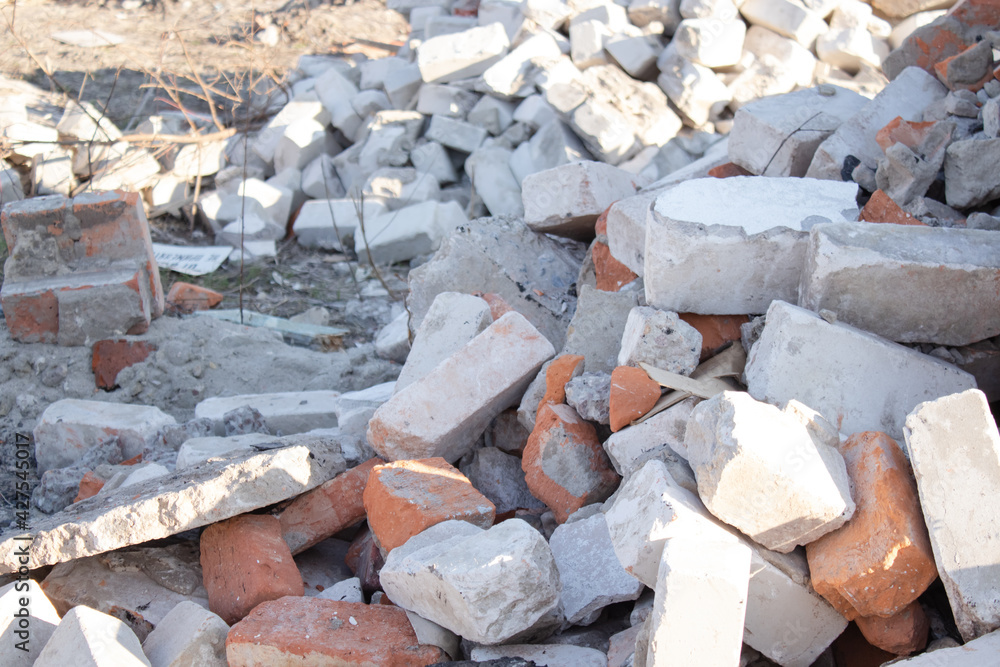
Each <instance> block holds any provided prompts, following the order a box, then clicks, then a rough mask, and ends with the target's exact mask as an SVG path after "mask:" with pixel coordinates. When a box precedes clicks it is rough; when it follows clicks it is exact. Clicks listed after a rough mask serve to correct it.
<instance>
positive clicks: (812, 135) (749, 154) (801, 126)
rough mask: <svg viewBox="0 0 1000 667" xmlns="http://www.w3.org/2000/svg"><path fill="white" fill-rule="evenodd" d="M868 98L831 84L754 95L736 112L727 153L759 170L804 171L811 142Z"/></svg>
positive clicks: (812, 146) (761, 172) (775, 172)
mask: <svg viewBox="0 0 1000 667" xmlns="http://www.w3.org/2000/svg"><path fill="white" fill-rule="evenodd" d="M867 103H868V100H867V99H865V98H864V97H862V96H861V95H859V94H857V93H855V92H853V91H850V90H846V89H844V88H838V87H836V86H830V85H824V86H820V87H816V88H808V89H806V90H798V91H795V92H793V93H787V94H785V95H775V96H773V97H765V98H762V99H759V100H756V101H754V102H751V103H749V104H747V105H744V106H742V107H740V109H739V111H737V112H736V116H735V118H734V119H733V130H732V132H731V133H730V136H729V158H730V159H731V160H732V161H733V162H735V163H736V164H738V165H740V166H741V167H743V168H744V169H746V170H747V171H749V172H751V173H753V174H757V175H759V176H795V177H800V176H805V173H806V171H807V170H808V169H809V163H810V162H812V159H813V155H814V154H815V152H816V148H817V147H818V146H819V145H820V144H821V143H822V142H823V141H824V140H825V139H826V138H827V137H829V136H830V135H831V134H833V133H834V132H835V131H836V129H837V128H838V127H840V124H841V123H843V122H844V121H845V120H847V119H848V118H850V117H851V116H853V115H854V114H855V113H857V112H858V111H859V110H860V109H861V108H862V107H863V106H864V105H865V104H867Z"/></svg>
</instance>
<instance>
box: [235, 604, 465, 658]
mask: <svg viewBox="0 0 1000 667" xmlns="http://www.w3.org/2000/svg"><path fill="white" fill-rule="evenodd" d="M226 659H227V661H228V662H229V665H230V667H265V666H267V667H281V666H291V665H317V666H321V665H329V666H331V667H332V666H334V665H342V666H344V667H347V666H349V665H358V667H362V666H369V665H379V666H380V667H424V665H431V664H434V663H436V662H438V661H441V660H446V659H447V658H446V656H445V654H444V652H443V651H442V650H441V649H440V648H438V647H436V646H427V645H421V644H420V643H419V641H418V640H417V635H416V633H415V632H414V631H413V626H412V625H410V621H409V619H408V618H407V616H406V612H405V611H403V610H402V609H400V608H399V607H394V606H390V605H366V604H363V603H360V602H339V601H334V600H322V599H318V598H302V597H284V598H281V599H280V600H274V601H271V602H265V603H263V604H261V605H260V606H258V607H257V608H256V609H254V610H253V612H251V613H250V614H249V615H248V616H247V617H246V618H244V619H243V620H242V621H240V622H239V623H237V624H236V625H234V626H233V627H232V628H231V629H230V630H229V634H228V635H227V636H226Z"/></svg>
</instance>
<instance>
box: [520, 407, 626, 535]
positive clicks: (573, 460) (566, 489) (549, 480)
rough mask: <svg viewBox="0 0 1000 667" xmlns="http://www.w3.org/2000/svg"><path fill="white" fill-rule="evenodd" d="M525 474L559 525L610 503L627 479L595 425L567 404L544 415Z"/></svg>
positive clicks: (526, 452) (528, 452) (527, 451)
mask: <svg viewBox="0 0 1000 667" xmlns="http://www.w3.org/2000/svg"><path fill="white" fill-rule="evenodd" d="M521 469H522V470H524V479H525V481H526V482H527V483H528V488H529V489H530V490H531V495H533V496H535V497H536V498H538V499H539V500H541V501H542V502H543V503H545V504H546V505H548V506H549V509H551V510H552V513H553V514H555V516H556V521H558V522H559V523H563V522H565V521H566V519H567V518H569V515H570V514H572V513H573V512H575V511H576V510H578V509H580V508H581V507H583V506H584V505H589V504H591V503H596V502H600V501H602V500H605V499H607V498H608V497H609V496H610V495H611V494H612V492H614V490H615V488H616V487H617V486H618V482H619V481H620V479H621V478H619V477H618V475H617V474H616V473H615V471H614V470H612V468H611V462H610V461H609V460H608V455H607V454H606V453H605V451H604V448H603V447H602V446H601V441H600V440H599V439H598V438H597V432H596V431H595V430H594V426H593V424H591V423H590V422H588V421H586V420H585V419H582V418H581V417H580V416H579V415H578V414H577V413H576V410H574V409H573V408H571V407H570V406H568V405H564V404H554V405H546V406H545V407H544V408H542V409H541V410H539V412H538V418H537V419H536V420H535V429H534V430H533V431H532V432H531V436H530V437H529V438H528V445H527V446H526V447H525V448H524V455H523V456H522V457H521Z"/></svg>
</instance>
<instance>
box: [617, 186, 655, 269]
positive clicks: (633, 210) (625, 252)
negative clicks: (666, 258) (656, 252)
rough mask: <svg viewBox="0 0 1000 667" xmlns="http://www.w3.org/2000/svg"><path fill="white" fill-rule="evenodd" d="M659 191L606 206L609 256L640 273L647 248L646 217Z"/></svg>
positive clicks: (641, 194) (644, 193)
mask: <svg viewBox="0 0 1000 667" xmlns="http://www.w3.org/2000/svg"><path fill="white" fill-rule="evenodd" d="M659 194H660V191H658V190H654V191H651V192H642V193H640V194H637V195H635V196H634V197H626V198H624V199H621V200H619V201H617V202H615V203H614V204H612V205H611V207H610V208H609V209H608V218H607V237H608V248H609V249H610V250H611V255H612V256H613V257H614V258H615V259H616V260H618V261H619V262H621V263H622V264H624V265H625V266H627V267H628V268H629V269H631V270H632V271H633V272H634V273H635V274H637V275H640V276H641V275H642V271H643V266H644V256H645V247H646V218H647V216H648V215H649V209H650V207H651V206H652V205H653V203H654V202H655V201H656V198H657V197H658V196H659Z"/></svg>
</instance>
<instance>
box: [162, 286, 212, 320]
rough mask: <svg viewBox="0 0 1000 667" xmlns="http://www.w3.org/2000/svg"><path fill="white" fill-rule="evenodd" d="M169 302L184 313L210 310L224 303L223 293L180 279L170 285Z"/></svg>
mask: <svg viewBox="0 0 1000 667" xmlns="http://www.w3.org/2000/svg"><path fill="white" fill-rule="evenodd" d="M167 303H168V304H170V306H171V307H172V308H174V309H175V310H177V311H179V312H182V313H193V312H194V311H196V310H209V309H210V308H214V307H215V306H218V305H219V304H220V303H222V295H221V294H219V293H218V292H216V291H215V290H210V289H208V288H207V287H202V286H201V285H192V284H191V283H185V282H182V281H178V282H176V283H174V284H173V285H171V286H170V291H169V292H168V293H167Z"/></svg>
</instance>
